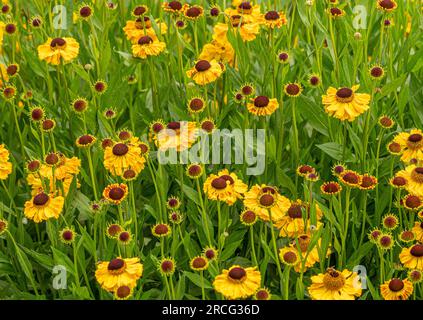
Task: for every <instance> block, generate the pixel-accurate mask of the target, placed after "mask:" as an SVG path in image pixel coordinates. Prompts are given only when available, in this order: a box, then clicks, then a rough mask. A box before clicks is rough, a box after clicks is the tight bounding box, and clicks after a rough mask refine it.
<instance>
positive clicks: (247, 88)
mask: <svg viewBox="0 0 423 320" xmlns="http://www.w3.org/2000/svg"><path fill="white" fill-rule="evenodd" d="M241 91H242V93H243V94H245V95H246V96H249V95H250V94H252V93H253V88H252V87H251V86H243V87H242V89H241Z"/></svg>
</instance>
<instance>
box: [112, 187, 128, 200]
mask: <svg viewBox="0 0 423 320" xmlns="http://www.w3.org/2000/svg"><path fill="white" fill-rule="evenodd" d="M124 195H125V190H123V189H122V188H121V187H113V188H111V189H110V191H109V197H110V199H112V200H120V199H122V198H123V196H124Z"/></svg>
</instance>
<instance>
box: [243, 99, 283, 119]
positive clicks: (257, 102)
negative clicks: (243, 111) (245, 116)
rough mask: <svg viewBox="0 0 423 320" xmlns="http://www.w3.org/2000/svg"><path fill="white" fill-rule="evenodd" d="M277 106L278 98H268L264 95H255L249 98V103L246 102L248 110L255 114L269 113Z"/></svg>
mask: <svg viewBox="0 0 423 320" xmlns="http://www.w3.org/2000/svg"><path fill="white" fill-rule="evenodd" d="M278 108H279V103H278V100H277V99H269V98H268V97H266V96H258V97H255V98H254V99H251V102H250V103H248V104H247V109H248V111H249V112H250V113H252V114H254V115H256V116H268V115H271V114H272V113H273V112H275V111H276V109H278Z"/></svg>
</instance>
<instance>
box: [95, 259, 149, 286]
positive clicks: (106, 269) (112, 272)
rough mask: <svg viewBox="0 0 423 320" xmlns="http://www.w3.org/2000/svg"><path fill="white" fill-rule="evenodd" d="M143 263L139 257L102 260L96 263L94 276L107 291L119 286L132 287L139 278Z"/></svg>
mask: <svg viewBox="0 0 423 320" xmlns="http://www.w3.org/2000/svg"><path fill="white" fill-rule="evenodd" d="M142 272H143V265H142V264H141V263H140V259H139V258H128V259H122V258H120V257H118V258H116V259H113V260H111V261H103V262H100V263H99V264H98V265H97V270H96V272H95V277H96V279H97V282H98V283H99V284H100V286H101V287H102V288H103V289H104V290H107V291H109V292H115V291H116V290H117V289H118V288H119V287H121V286H127V287H129V288H134V287H135V286H136V285H137V280H138V279H139V278H141V276H142Z"/></svg>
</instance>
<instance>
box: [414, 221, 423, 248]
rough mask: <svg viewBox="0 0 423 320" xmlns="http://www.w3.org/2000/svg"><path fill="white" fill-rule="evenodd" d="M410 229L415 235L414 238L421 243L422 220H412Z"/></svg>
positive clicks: (422, 241)
mask: <svg viewBox="0 0 423 320" xmlns="http://www.w3.org/2000/svg"><path fill="white" fill-rule="evenodd" d="M412 231H413V233H414V234H415V235H416V240H417V241H419V242H421V243H423V222H414V227H413V229H412Z"/></svg>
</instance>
